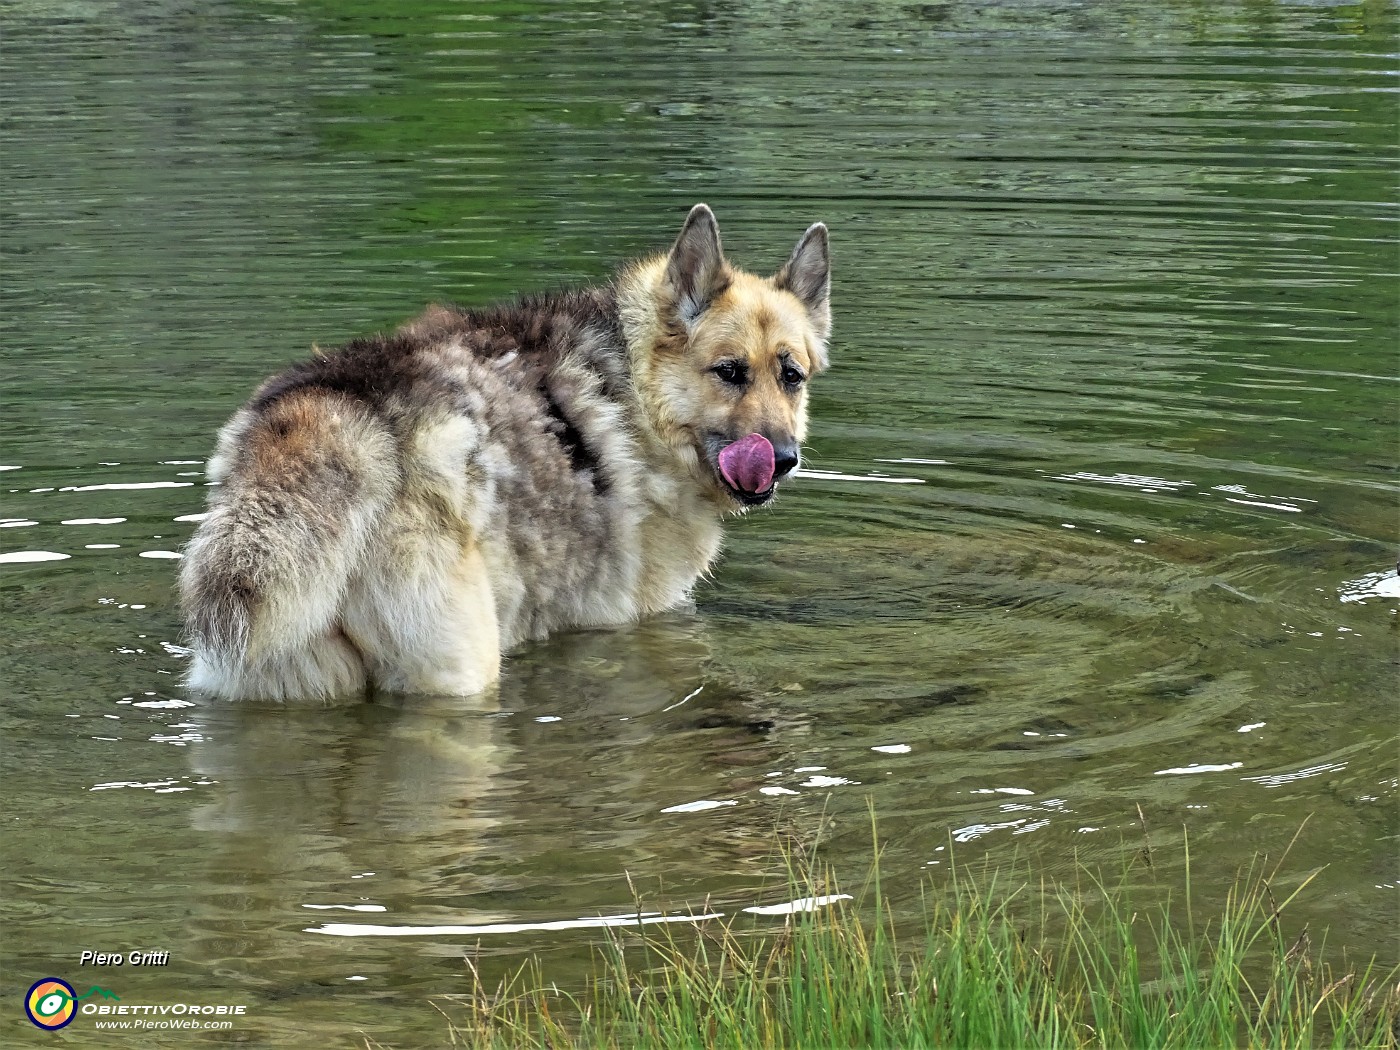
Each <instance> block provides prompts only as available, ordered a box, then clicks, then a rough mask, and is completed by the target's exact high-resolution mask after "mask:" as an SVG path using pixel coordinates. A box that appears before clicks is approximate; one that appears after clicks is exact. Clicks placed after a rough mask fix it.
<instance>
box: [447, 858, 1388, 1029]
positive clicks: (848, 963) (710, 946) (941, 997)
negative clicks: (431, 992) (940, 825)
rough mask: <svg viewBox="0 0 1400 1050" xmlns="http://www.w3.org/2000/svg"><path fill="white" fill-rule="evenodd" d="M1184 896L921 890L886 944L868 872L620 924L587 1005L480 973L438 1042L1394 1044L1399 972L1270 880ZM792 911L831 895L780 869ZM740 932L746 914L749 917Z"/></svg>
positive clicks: (1001, 887) (991, 883)
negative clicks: (726, 917) (906, 927)
mask: <svg viewBox="0 0 1400 1050" xmlns="http://www.w3.org/2000/svg"><path fill="white" fill-rule="evenodd" d="M1185 868H1186V872H1187V874H1186V877H1185V880H1184V885H1183V886H1180V887H1174V889H1175V890H1177V891H1178V892H1173V893H1169V894H1165V895H1163V894H1159V895H1157V897H1156V900H1157V903H1155V904H1153V905H1151V906H1145V907H1142V908H1138V907H1137V906H1135V904H1134V903H1133V902H1134V897H1135V893H1134V891H1132V890H1131V889H1130V888H1129V886H1128V879H1127V875H1126V873H1125V874H1124V876H1123V877H1122V878H1121V879H1119V880H1118V881H1116V882H1114V883H1113V884H1109V883H1106V882H1105V881H1104V880H1103V879H1101V878H1100V877H1099V876H1097V875H1096V874H1094V873H1092V872H1090V871H1088V870H1087V869H1083V868H1081V869H1080V873H1079V876H1078V878H1077V879H1076V880H1075V881H1073V882H1070V883H1064V884H1049V883H1045V882H1035V881H1029V880H1024V879H1022V880H1008V879H1006V878H1004V877H1002V876H1001V875H998V874H997V873H995V872H984V873H981V874H979V875H977V876H970V875H969V874H968V873H967V872H966V871H964V870H961V869H957V868H955V869H954V871H953V876H952V881H951V884H950V885H949V886H947V887H943V888H940V889H938V890H934V889H933V888H931V887H930V888H927V889H926V892H925V899H924V915H925V922H924V927H925V928H924V930H923V932H922V934H921V935H919V936H915V937H912V938H911V937H908V936H906V937H904V938H902V939H901V938H897V937H896V935H895V932H894V928H893V925H892V923H891V921H890V915H889V909H888V905H887V904H886V902H885V901H884V899H883V898H882V897H881V895H880V888H879V867H878V860H877V863H876V864H875V866H874V870H873V872H872V876H871V879H870V880H869V882H868V884H867V886H866V889H865V891H864V892H863V893H862V895H861V897H862V899H861V900H858V901H855V902H842V903H840V904H837V905H834V906H830V907H826V908H821V909H818V910H816V911H814V912H812V913H808V914H799V915H798V916H795V917H794V918H793V920H792V921H790V922H789V923H788V924H787V925H785V926H783V927H781V928H779V929H776V930H774V929H772V928H771V923H772V920H771V919H770V920H767V921H768V923H769V925H768V926H767V927H765V926H764V925H763V924H762V923H761V922H744V921H737V920H736V921H731V922H728V923H722V922H718V921H715V920H711V921H709V922H706V923H701V924H699V926H698V927H697V928H694V929H690V928H686V929H683V930H681V931H680V932H677V929H676V928H675V927H669V926H665V925H661V926H647V927H638V928H631V927H628V928H624V929H623V930H622V931H621V932H620V933H619V934H618V935H617V936H615V937H613V938H612V940H611V942H610V944H609V946H608V947H607V948H606V949H605V950H604V951H603V952H602V953H601V954H600V958H599V960H598V965H597V967H596V970H595V973H594V975H593V977H592V979H591V981H590V982H589V984H588V986H587V988H586V989H585V990H584V991H583V992H582V994H569V993H567V992H565V991H562V990H560V989H559V988H557V987H555V986H554V984H553V983H551V982H550V981H549V980H548V979H547V977H546V976H545V974H544V972H543V969H542V966H541V964H540V962H539V961H538V960H537V959H536V960H533V961H531V962H530V963H528V964H527V965H525V966H524V967H522V968H521V969H519V970H517V971H515V972H514V973H512V974H511V975H510V976H508V977H507V978H506V979H505V980H503V981H502V982H501V983H500V984H499V985H496V986H495V987H487V986H486V985H485V984H484V983H483V982H482V980H481V979H480V977H479V975H478V973H477V971H476V969H475V967H473V969H472V979H473V983H472V987H471V988H470V991H469V995H468V996H467V997H466V999H465V1004H464V1006H463V1008H462V1010H461V1011H460V1012H459V1011H452V1010H448V1011H445V1012H446V1013H447V1015H448V1017H449V1021H450V1027H449V1031H448V1034H447V1039H446V1040H445V1041H447V1042H450V1043H451V1045H454V1046H468V1047H492V1048H496V1047H510V1048H512V1050H516V1048H531V1047H629V1048H630V1047H695V1048H705V1050H709V1048H716V1047H734V1048H742V1050H752V1048H759V1047H821V1048H827V1047H892V1048H893V1047H898V1048H901V1050H904V1048H917V1047H979V1048H982V1047H1047V1048H1048V1047H1105V1048H1115V1050H1117V1048H1124V1047H1134V1048H1136V1047H1143V1048H1146V1047H1182V1048H1191V1050H1196V1048H1202V1047H1232V1046H1250V1047H1290V1048H1291V1047H1314V1046H1330V1047H1347V1048H1350V1047H1396V1046H1397V1034H1396V1033H1397V1025H1400V989H1397V985H1396V981H1397V976H1400V974H1397V971H1396V970H1395V969H1390V970H1381V969H1379V968H1378V967H1376V966H1375V965H1374V964H1371V965H1366V966H1362V967H1360V968H1359V969H1347V970H1345V971H1342V972H1337V971H1334V970H1333V969H1332V968H1330V967H1329V966H1327V965H1325V964H1324V963H1322V962H1321V961H1319V960H1320V958H1321V957H1322V956H1323V954H1324V945H1322V944H1316V945H1315V944H1313V943H1312V940H1311V938H1310V935H1309V933H1308V931H1307V930H1306V929H1303V930H1302V931H1300V932H1294V933H1291V934H1286V933H1285V921H1284V919H1285V916H1286V910H1287V908H1288V906H1289V905H1290V903H1291V902H1292V901H1293V900H1294V899H1295V898H1296V897H1297V896H1298V894H1299V893H1302V892H1304V891H1305V889H1306V887H1307V885H1308V884H1309V883H1310V882H1311V881H1312V878H1313V877H1315V875H1316V873H1314V875H1313V876H1309V877H1308V878H1307V879H1305V880H1303V882H1302V884H1301V885H1299V886H1297V887H1296V888H1295V889H1294V890H1293V891H1292V893H1290V894H1288V895H1287V896H1286V897H1284V898H1283V899H1282V900H1276V899H1275V895H1274V890H1273V887H1274V885H1275V883H1276V880H1277V877H1278V868H1277V867H1274V868H1272V869H1269V868H1266V867H1265V866H1264V865H1263V864H1262V863H1260V862H1256V863H1255V864H1253V865H1251V867H1250V868H1249V869H1248V870H1246V871H1244V872H1242V873H1241V874H1240V876H1239V878H1238V879H1237V880H1236V882H1235V883H1234V885H1233V887H1232V888H1231V889H1230V891H1229V896H1228V899H1227V901H1226V903H1225V905H1224V907H1223V908H1222V909H1220V910H1219V911H1217V912H1216V913H1215V914H1213V915H1212V916H1209V917H1205V916H1202V915H1200V914H1197V913H1196V911H1195V909H1193V907H1192V902H1191V886H1190V874H1189V872H1190V864H1189V855H1188V857H1187V863H1186V866H1185ZM789 871H790V876H791V879H790V881H791V886H790V887H789V888H790V889H791V891H792V895H793V899H796V898H798V897H809V896H820V895H822V894H825V893H831V892H833V889H832V883H831V881H830V878H829V874H827V873H822V872H817V871H814V869H813V868H812V867H811V866H809V865H791V864H790V865H789ZM743 918H744V919H745V920H748V919H750V918H751V917H749V916H744V917H743Z"/></svg>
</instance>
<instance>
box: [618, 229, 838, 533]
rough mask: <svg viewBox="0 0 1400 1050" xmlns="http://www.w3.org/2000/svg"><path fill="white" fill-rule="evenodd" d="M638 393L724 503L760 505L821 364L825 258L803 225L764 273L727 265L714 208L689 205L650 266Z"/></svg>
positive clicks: (827, 321)
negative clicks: (651, 300)
mask: <svg viewBox="0 0 1400 1050" xmlns="http://www.w3.org/2000/svg"><path fill="white" fill-rule="evenodd" d="M657 277H658V283H657V285H656V286H655V287H656V295H657V300H658V301H657V302H656V303H655V308H656V313H655V317H654V323H655V325H656V333H655V341H654V344H653V346H652V352H651V355H650V358H651V359H650V361H649V365H650V368H649V370H648V371H649V373H650V374H649V379H650V382H649V384H648V385H649V388H650V389H649V390H647V391H646V393H645V394H644V397H645V398H646V400H647V401H648V402H650V403H649V405H648V408H649V409H650V411H651V414H652V416H653V422H654V423H655V424H657V425H658V430H659V431H661V432H663V433H664V435H665V436H666V437H667V439H668V441H669V442H670V443H671V444H672V446H673V447H675V448H676V450H677V451H678V452H681V453H682V454H683V455H684V456H685V457H686V458H687V459H691V458H692V455H693V460H692V462H693V467H694V471H695V472H696V474H697V476H698V479H699V480H700V482H701V484H702V485H703V486H705V487H706V488H708V489H709V490H710V491H711V493H712V494H713V495H714V496H715V497H716V499H717V500H719V501H720V502H721V503H722V504H723V505H725V506H727V507H728V508H729V509H731V510H742V509H745V508H747V507H754V506H760V505H762V504H764V503H767V502H768V501H769V500H771V499H772V498H773V493H774V491H775V490H776V488H777V485H778V484H779V483H780V482H781V481H783V480H784V479H785V478H787V477H789V476H791V475H792V473H793V472H794V471H795V470H796V469H797V466H798V463H799V462H800V460H801V453H800V451H799V450H800V447H801V444H802V441H803V439H804V437H805V436H806V432H807V384H808V381H809V380H810V379H811V378H812V376H814V375H816V374H817V373H818V372H820V371H822V370H823V369H824V368H826V365H827V355H826V341H827V336H828V334H829V333H830V330H831V307H830V289H831V263H830V254H829V251H828V247H827V233H826V227H825V226H824V225H822V224H821V223H816V224H815V225H813V226H811V227H810V228H809V229H808V230H807V232H806V233H804V234H803V235H802V238H801V240H799V241H798V242H797V247H796V248H794V249H793V252H792V255H791V257H790V258H789V259H788V261H787V262H786V263H784V264H783V266H782V267H781V268H780V269H779V270H778V272H777V273H775V274H774V275H773V276H772V277H757V276H755V275H753V274H750V273H745V272H744V271H742V270H740V269H738V268H736V267H734V266H731V265H730V264H729V262H728V261H727V260H726V259H725V257H724V252H723V250H722V249H721V247H720V241H719V227H718V225H717V224H716V223H715V216H714V213H713V212H712V211H710V209H709V208H708V207H706V206H705V205H704V204H697V205H696V206H695V207H694V208H692V209H691V212H690V215H689V217H688V218H687V219H686V222H685V226H684V227H683V228H682V230H681V233H680V236H679V237H678V238H677V239H676V243H675V245H674V246H673V247H672V248H671V251H670V253H669V254H668V255H667V256H666V257H665V259H664V260H663V261H662V265H661V270H660V273H659V274H658V275H657Z"/></svg>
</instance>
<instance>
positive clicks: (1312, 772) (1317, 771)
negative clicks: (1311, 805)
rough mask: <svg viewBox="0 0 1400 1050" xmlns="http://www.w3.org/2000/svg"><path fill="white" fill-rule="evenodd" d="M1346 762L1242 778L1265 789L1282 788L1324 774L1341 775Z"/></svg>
mask: <svg viewBox="0 0 1400 1050" xmlns="http://www.w3.org/2000/svg"><path fill="white" fill-rule="evenodd" d="M1346 767H1347V764H1346V763H1345V762H1324V763H1322V764H1321V765H1317V766H1308V767H1307V768H1306V769H1298V770H1294V771H1293V772H1292V773H1267V774H1264V775H1262V776H1257V777H1240V779H1241V780H1245V781H1248V782H1249V783H1251V784H1262V785H1263V786H1264V787H1269V788H1274V787H1282V786H1283V785H1284V784H1291V783H1293V781H1295V780H1307V779H1309V778H1310V777H1320V776H1322V774H1324V773H1340V772H1341V771H1342V770H1344V769H1346Z"/></svg>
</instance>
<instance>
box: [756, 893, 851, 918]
mask: <svg viewBox="0 0 1400 1050" xmlns="http://www.w3.org/2000/svg"><path fill="white" fill-rule="evenodd" d="M854 899H855V898H854V897H852V896H851V895H850V894H849V893H829V894H827V895H826V896H824V897H799V898H798V899H797V900H795V901H786V902H784V903H782V904H766V905H762V906H759V905H755V906H754V907H752V908H745V909H744V911H746V912H748V913H749V914H750V915H795V914H796V913H798V912H804V911H816V910H817V909H818V908H825V907H828V906H829V905H832V904H835V903H836V902H837V901H849V900H854Z"/></svg>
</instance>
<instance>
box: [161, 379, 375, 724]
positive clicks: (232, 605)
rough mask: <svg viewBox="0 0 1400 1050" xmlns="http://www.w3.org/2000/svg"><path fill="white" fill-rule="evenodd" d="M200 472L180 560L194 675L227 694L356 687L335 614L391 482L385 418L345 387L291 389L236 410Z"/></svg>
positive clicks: (359, 678) (358, 665)
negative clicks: (198, 498) (202, 482)
mask: <svg viewBox="0 0 1400 1050" xmlns="http://www.w3.org/2000/svg"><path fill="white" fill-rule="evenodd" d="M209 473H210V477H211V479H212V480H215V481H217V482H218V483H219V487H218V488H216V489H214V490H213V492H212V495H211V497H210V501H209V514H208V516H207V517H206V518H205V520H204V521H203V522H202V523H201V525H200V526H199V529H198V530H197V531H196V532H195V535H194V537H193V538H192V539H191V540H190V543H189V545H188V546H187V547H186V548H185V557H184V562H183V564H182V566H181V572H180V598H181V604H182V606H183V608H184V612H185V619H186V622H187V624H188V625H189V630H190V635H191V641H192V643H193V648H194V656H193V663H192V667H191V670H190V673H189V684H190V686H191V687H193V688H195V689H196V690H199V691H202V692H208V693H213V694H215V695H218V696H223V697H227V698H230V699H237V698H244V697H248V698H260V699H287V698H291V697H324V698H330V697H333V696H341V695H347V694H350V693H355V692H358V691H360V690H362V689H363V688H364V683H365V669H364V666H363V661H362V660H361V659H360V655H359V653H358V651H357V650H356V649H355V647H354V645H353V644H352V643H351V642H350V640H349V639H348V638H347V637H346V636H345V635H344V633H343V632H342V631H341V630H340V627H339V622H338V621H339V613H340V609H341V606H342V604H343V602H344V599H345V593H346V589H347V585H348V583H349V580H350V578H351V576H352V575H353V574H354V572H355V569H356V567H357V565H358V564H359V562H360V560H361V558H362V555H363V551H364V549H365V545H366V543H367V542H368V540H369V538H370V536H371V535H372V533H373V531H374V527H375V525H376V523H377V522H378V520H379V519H380V517H381V516H382V515H383V512H384V508H385V507H386V505H387V503H388V501H389V499H390V498H391V496H392V493H393V491H394V488H395V485H396V483H397V465H396V457H395V455H394V442H393V438H392V437H391V435H390V434H389V432H388V430H387V429H386V427H385V426H384V424H383V423H382V422H380V421H379V420H378V419H376V418H375V417H374V416H373V414H372V413H371V412H370V411H369V409H368V408H367V407H366V406H364V405H363V404H362V403H360V402H358V401H356V400H354V399H352V398H349V397H346V396H343V395H340V394H336V393H332V392H330V391H327V390H324V389H315V388H310V389H301V390H297V391H293V392H290V393H287V394H284V395H282V396H281V397H279V398H277V399H276V400H274V401H273V402H271V403H270V404H268V405H265V406H259V407H249V408H245V409H243V410H242V411H240V412H239V413H238V414H237V415H236V416H234V418H233V419H232V420H231V421H230V422H229V424H228V426H226V427H225V428H224V431H223V433H222V434H221V435H220V445H219V451H218V453H217V454H216V455H215V457H214V458H213V460H211V463H210V472H209Z"/></svg>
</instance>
